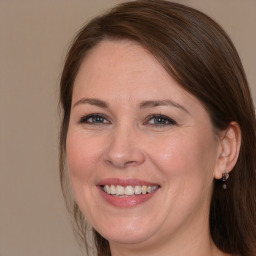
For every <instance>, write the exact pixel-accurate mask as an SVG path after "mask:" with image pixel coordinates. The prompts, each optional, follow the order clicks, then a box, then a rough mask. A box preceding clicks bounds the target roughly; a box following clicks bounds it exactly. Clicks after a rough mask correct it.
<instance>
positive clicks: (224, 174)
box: [222, 171, 229, 189]
mask: <svg viewBox="0 0 256 256" xmlns="http://www.w3.org/2000/svg"><path fill="white" fill-rule="evenodd" d="M228 177H229V174H228V173H227V171H225V172H224V173H223V174H222V181H223V185H222V188H223V189H226V188H227V185H226V183H225V181H226V180H227V179H228Z"/></svg>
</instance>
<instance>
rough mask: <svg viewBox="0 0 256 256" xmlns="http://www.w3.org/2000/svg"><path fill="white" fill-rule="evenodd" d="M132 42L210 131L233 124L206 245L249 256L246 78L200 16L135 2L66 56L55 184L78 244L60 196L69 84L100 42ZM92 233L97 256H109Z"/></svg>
mask: <svg viewBox="0 0 256 256" xmlns="http://www.w3.org/2000/svg"><path fill="white" fill-rule="evenodd" d="M106 38H108V39H111V40H122V39H126V40H133V41H136V42H137V43H139V44H140V45H142V46H143V47H144V48H146V49H148V50H149V51H150V52H151V53H152V55H154V56H155V57H156V58H157V59H158V61H159V62H160V63H161V65H162V66H163V67H164V68H165V69H166V71H167V72H168V73H169V74H170V76H172V77H173V78H174V79H175V80H176V81H177V82H178V83H179V84H180V86H181V87H182V88H184V89H185V90H187V91H188V92H189V93H191V94H193V95H194V96H195V97H197V99H199V100H200V101H201V102H202V103H203V105H204V106H205V108H206V109H207V111H208V113H209V115H210V117H211V120H212V124H213V126H214V127H215V128H216V130H223V129H225V128H227V127H228V125H229V124H230V122H231V121H235V122H237V123H238V124H239V126H240V128H241V132H242V144H241V149H240V155H239V158H238V161H237V163H236V165H235V167H234V169H233V171H232V172H231V175H230V176H231V177H230V179H229V180H228V181H227V187H228V188H227V190H226V191H223V190H221V186H220V181H218V180H216V181H215V184H214V190H213V195H212V201H211V208H210V220H209V221H210V223H209V225H210V230H211V236H212V239H213V241H214V242H215V244H216V246H217V247H218V248H219V249H220V250H222V251H223V252H227V253H231V254H234V255H243V256H255V255H256V146H255V145H256V134H255V129H256V121H255V111H254V107H253V103H252V99H251V96H250V91H249V88H248V84H247V80H246V76H245V73H244V70H243V67H242V64H241V61H240V58H239V56H238V53H237V51H236V49H235V47H234V45H233V44H232V42H231V40H230V38H229V37H228V36H227V34H226V33H225V32H224V31H223V29H222V28H221V27H220V26H219V25H218V24H216V22H214V21H213V20H212V19H211V18H209V17H208V16H206V15H205V14H203V13H201V12H199V11H197V10H195V9H192V8H189V7H186V6H183V5H181V4H177V3H171V2H168V1H161V0H153V1H149V0H148V1H147V0H141V1H133V2H127V3H123V4H120V5H119V6H117V7H116V8H114V9H112V10H111V11H110V12H108V13H106V14H105V15H103V16H99V17H97V18H95V19H94V20H92V21H91V22H89V23H88V24H87V25H86V26H85V27H83V28H82V29H81V30H80V32H79V33H78V34H77V36H76V38H75V39H74V41H73V43H72V46H71V48H70V50H69V52H68V55H67V59H66V62H65V66H64V69H63V73H62V77H61V83H60V105H61V108H62V110H63V111H62V114H63V119H62V125H61V131H60V179H61V185H62V190H63V193H64V197H65V199H66V203H67V206H68V209H69V210H70V212H71V214H72V215H73V216H74V220H75V223H76V225H77V231H78V234H79V235H80V237H81V238H82V240H83V242H84V243H85V244H86V221H85V219H84V217H83V214H82V213H81V211H80V210H79V207H78V205H77V204H76V202H75V201H74V200H73V199H72V198H70V196H69V195H68V192H67V183H68V179H67V175H66V174H65V171H64V169H65V168H64V167H65V164H64V162H65V154H66V152H65V148H66V144H65V143H66V136H67V130H68V123H69V116H70V108H71V99H72V90H73V83H74V79H75V77H76V74H77V72H78V69H79V66H80V64H81V62H82V60H83V59H84V58H85V56H86V54H87V53H88V51H90V50H91V49H93V48H94V47H95V46H96V45H97V44H98V43H99V42H101V41H102V40H104V39H106ZM93 232H94V242H95V245H96V248H97V252H98V255H99V256H104V255H111V253H110V248H109V244H108V241H107V240H106V239H104V238H103V237H102V236H101V235H100V234H99V233H97V232H96V231H93Z"/></svg>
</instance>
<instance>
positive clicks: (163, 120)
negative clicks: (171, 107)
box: [147, 115, 177, 127]
mask: <svg viewBox="0 0 256 256" xmlns="http://www.w3.org/2000/svg"><path fill="white" fill-rule="evenodd" d="M147 123H148V124H150V125H153V126H156V127H162V126H168V125H175V124H177V123H176V122H175V121H174V120H173V119H171V118H169V117H167V116H164V115H151V116H150V117H149V118H148V121H147Z"/></svg>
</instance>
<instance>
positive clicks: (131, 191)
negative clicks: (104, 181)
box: [102, 185, 159, 196]
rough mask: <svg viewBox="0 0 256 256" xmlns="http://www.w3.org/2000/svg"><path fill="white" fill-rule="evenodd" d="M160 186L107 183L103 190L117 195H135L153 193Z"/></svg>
mask: <svg viewBox="0 0 256 256" xmlns="http://www.w3.org/2000/svg"><path fill="white" fill-rule="evenodd" d="M158 188H159V186H146V185H143V186H139V185H136V186H135V187H133V186H126V187H123V186H120V185H117V186H115V185H105V186H103V187H102V189H103V191H105V192H106V193H107V194H109V195H115V196H134V195H141V194H142V195H145V194H147V193H148V194H149V193H152V192H153V191H155V190H157V189H158Z"/></svg>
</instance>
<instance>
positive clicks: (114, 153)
mask: <svg viewBox="0 0 256 256" xmlns="http://www.w3.org/2000/svg"><path fill="white" fill-rule="evenodd" d="M139 140H140V135H139V134H138V133H137V132H136V131H134V129H132V128H131V127H130V128H129V127H119V128H117V129H115V131H113V133H112V134H111V135H110V137H109V140H108V142H109V143H108V145H107V147H106V150H105V153H104V160H105V162H106V163H107V164H109V165H112V166H113V167H115V168H118V169H124V168H126V167H129V166H134V167H136V166H139V165H140V164H142V163H143V162H144V161H145V154H144V151H143V149H142V147H140V143H138V142H139Z"/></svg>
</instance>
